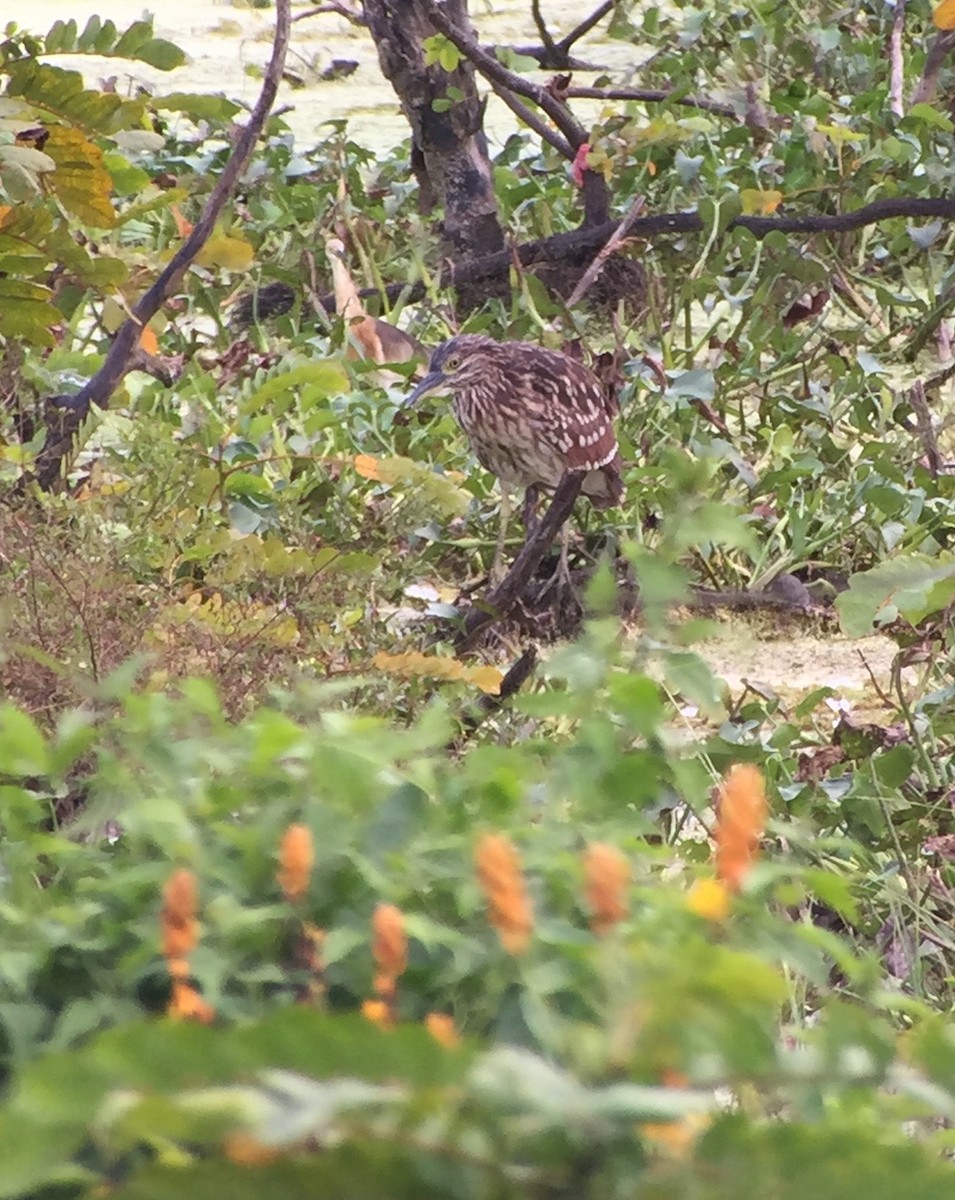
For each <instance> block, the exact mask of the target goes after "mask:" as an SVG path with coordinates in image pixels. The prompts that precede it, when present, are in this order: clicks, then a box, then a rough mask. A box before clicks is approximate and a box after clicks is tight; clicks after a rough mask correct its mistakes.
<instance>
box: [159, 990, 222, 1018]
mask: <svg viewBox="0 0 955 1200" xmlns="http://www.w3.org/2000/svg"><path fill="white" fill-rule="evenodd" d="M166 1011H167V1012H168V1013H169V1016H171V1017H179V1018H181V1019H183V1020H186V1021H201V1022H202V1024H203V1025H210V1024H211V1023H212V1022H213V1021H214V1020H215V1015H216V1010H215V1009H214V1008H213V1007H212V1005H211V1004H210V1003H209V1002H208V1001H207V1000H203V998H202V996H200V994H199V993H198V992H197V991H196V989H195V988H194V987H192V986H191V985H190V984H188V983H183V982H181V981H180V980H177V981H176V982H174V983H173V985H172V995H171V996H170V998H169V1007H168V1009H167V1010H166Z"/></svg>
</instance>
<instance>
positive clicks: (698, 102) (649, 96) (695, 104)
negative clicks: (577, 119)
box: [562, 87, 739, 119]
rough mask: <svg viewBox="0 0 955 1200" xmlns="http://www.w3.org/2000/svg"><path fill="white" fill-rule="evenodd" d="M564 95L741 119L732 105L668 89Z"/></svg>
mask: <svg viewBox="0 0 955 1200" xmlns="http://www.w3.org/2000/svg"><path fill="white" fill-rule="evenodd" d="M562 95H564V96H566V97H567V98H568V99H569V100H634V101H636V102H637V103H640V104H656V103H660V104H682V105H683V106H684V107H686V108H698V109H700V110H701V112H709V113H714V114H715V115H716V116H719V117H736V118H737V119H738V118H739V113H738V112H737V111H736V109H735V108H733V106H732V105H731V104H723V103H721V102H720V101H719V100H710V99H709V98H708V97H706V96H681V95H679V94H678V93H674V92H673V91H670V90H667V89H666V88H624V87H605V88H600V87H566V88H564V90H563V92H562Z"/></svg>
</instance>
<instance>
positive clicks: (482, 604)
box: [454, 471, 583, 654]
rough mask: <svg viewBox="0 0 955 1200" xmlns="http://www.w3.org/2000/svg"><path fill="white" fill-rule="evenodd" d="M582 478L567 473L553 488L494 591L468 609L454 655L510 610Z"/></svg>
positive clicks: (568, 508) (550, 542) (564, 517)
mask: <svg viewBox="0 0 955 1200" xmlns="http://www.w3.org/2000/svg"><path fill="white" fill-rule="evenodd" d="M582 483H583V475H581V474H580V473H579V472H578V473H571V472H570V471H568V472H567V473H566V474H565V475H564V477H563V479H562V480H561V481H560V483H559V484H558V485H557V487H556V489H555V491H554V496H553V499H552V500H551V502H550V505H549V507H548V509H547V512H545V513H544V515H543V517H542V518H541V519H540V521H538V523H537V524H536V525H535V526H534V529H533V532H532V533H530V534H529V535H528V538H527V540H526V541H525V542H524V545H523V547H522V548H521V552H520V553H519V554H518V556H517V558H515V559H514V562H513V564H512V566H511V569H510V570H509V571H508V573H507V574H506V575H505V576H504V578H503V579H502V580H501V582H500V583H499V584H498V585H497V587H496V588H493V589H492V590H491V591H490V592H488V594H487V596H486V597H485V598H484V599H483V600H481V601H479V602H478V603H476V604H474V605H472V607H471V608H469V609H468V611H467V614H466V616H465V618H464V624H463V625H462V627H461V629H460V631H459V632H458V635H457V637H456V638H455V639H454V648H455V651H456V653H458V654H461V653H463V652H464V651H465V650H469V649H471V647H472V646H473V645H474V643H475V642H476V641H477V639H478V637H479V636H480V635H481V634H482V633H483V632H484V631H485V630H486V629H487V628H488V627H489V626H490V625H493V624H494V623H495V622H497V621H500V620H503V618H504V617H506V616H507V615H508V613H509V612H510V611H511V609H513V607H514V605H515V604H516V603H517V601H518V598H519V597H520V595H521V593H522V592H523V590H524V588H525V587H526V586H527V584H528V582H529V581H530V579H531V577H532V575H533V574H534V572H535V571H536V570H537V568H538V567H539V566H540V564H541V561H542V560H543V558H544V555H545V554H546V553H547V551H548V550H549V549H550V548H551V546H552V545H553V544H554V538H555V537H556V536H557V534H558V533H559V531H560V529H561V527H562V526H563V524H564V522H565V521H566V520H567V519H568V517H569V516H570V514H571V512H573V508H574V502H575V501H576V499H577V496H578V493H579V492H580V487H581V484H582Z"/></svg>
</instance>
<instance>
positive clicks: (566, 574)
mask: <svg viewBox="0 0 955 1200" xmlns="http://www.w3.org/2000/svg"><path fill="white" fill-rule="evenodd" d="M557 589H558V593H557V594H558V596H560V597H564V596H565V595H567V594H568V593H569V594H570V595H571V596H572V597H573V598H574V599H575V600H576V598H577V593H576V591H575V590H574V584H573V581H572V580H571V577H570V521H565V522H564V524H563V526H562V527H561V531H560V558H559V559H558V560H557Z"/></svg>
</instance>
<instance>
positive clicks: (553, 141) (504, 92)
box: [488, 79, 574, 159]
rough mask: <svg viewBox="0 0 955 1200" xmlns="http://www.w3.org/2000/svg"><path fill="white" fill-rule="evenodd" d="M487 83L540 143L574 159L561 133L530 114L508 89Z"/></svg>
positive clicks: (565, 156)
mask: <svg viewBox="0 0 955 1200" xmlns="http://www.w3.org/2000/svg"><path fill="white" fill-rule="evenodd" d="M488 82H489V83H490V85H491V87H492V88H493V90H494V94H495V95H496V96H499V97H500V99H501V100H503V101H504V103H505V104H506V105H507V107H508V108H509V109H510V110H511V112H512V113H514V115H515V116H516V117H517V119H518V120H519V121H523V122H524V124H525V125H526V126H527V127H528V129H533V130H534V132H535V133H536V134H537V136H538V137H539V138H540V139H541V141H544V142H547V143H548V144H549V145H551V146H553V147H554V149H555V150H556V151H557V153H558V154H562V155H563V156H564V158H569V159H572V158H573V157H574V152H573V150H572V149H571V148H570V143H569V142H568V141H567V139H566V138H565V137H564V135H563V134H562V133H559V132H558V131H557V130H556V129H554V128H553V126H551V125H548V124H547V122H546V121H542V120H541V118H540V117H539V116H538V115H537V114H536V113H535V112H532V111H531V109H529V108H528V107H527V105H526V104H524V103H523V101H521V100H518V98H517V97H516V96H515V95H514V93H513V92H512V91H511V90H510V88H506V87H503V86H502V85H501V84H499V83H495V82H494V80H493V79H492V80H489V81H488Z"/></svg>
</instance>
